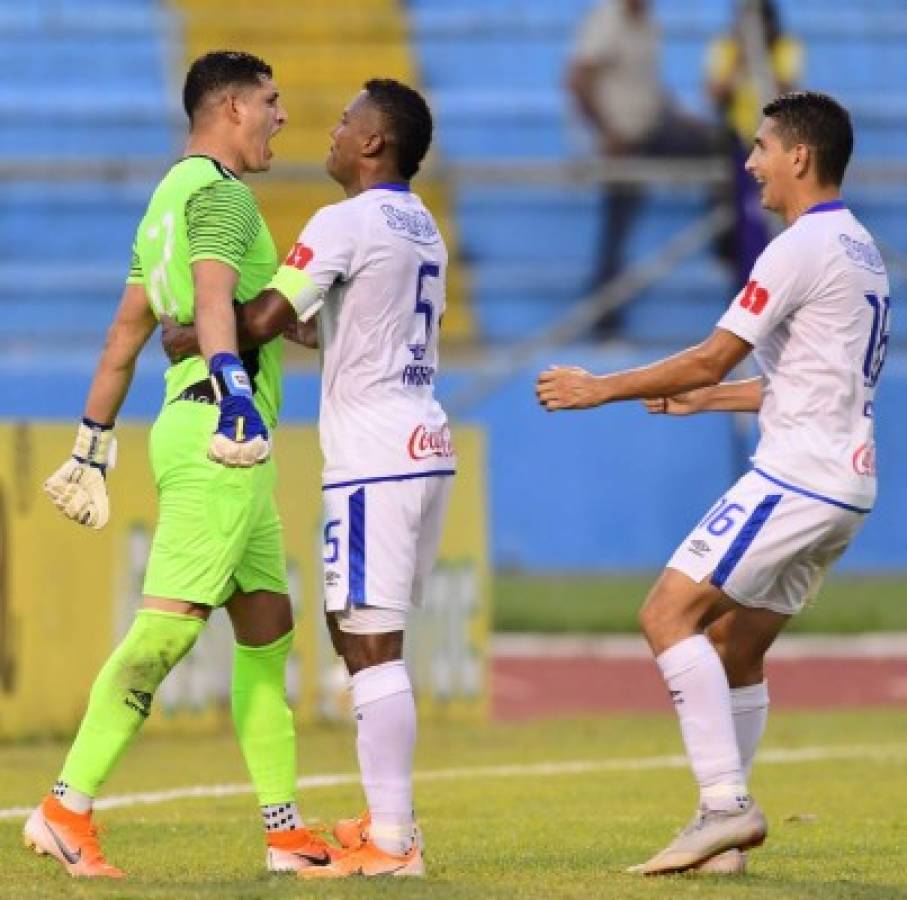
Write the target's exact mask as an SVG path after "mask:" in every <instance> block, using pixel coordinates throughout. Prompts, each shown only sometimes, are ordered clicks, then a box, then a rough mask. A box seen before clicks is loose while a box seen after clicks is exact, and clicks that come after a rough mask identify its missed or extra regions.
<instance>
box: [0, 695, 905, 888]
mask: <svg viewBox="0 0 907 900" xmlns="http://www.w3.org/2000/svg"><path fill="white" fill-rule="evenodd" d="M853 745H870V746H871V747H872V748H874V750H873V751H872V753H871V755H865V756H864V758H860V755H861V753H862V751H859V750H854V746H853ZM796 748H801V749H802V748H818V749H817V751H816V753H815V754H814V756H815V758H812V759H809V760H806V759H801V760H800V761H791V760H789V759H787V760H784V759H780V760H779V759H778V757H779V755H780V754H781V753H782V752H783V751H790V750H793V749H796ZM64 749H65V748H64V747H63V746H62V745H61V744H58V743H34V744H16V745H7V746H4V747H0V807H3V808H6V807H12V806H25V805H29V804H32V803H34V802H35V800H36V799H37V798H38V795H39V794H40V793H42V792H43V791H45V790H46V789H47V788H48V786H49V784H50V783H51V781H52V779H53V778H54V777H55V775H56V772H57V769H58V767H59V763H60V760H61V758H62V754H63V752H64ZM764 749H765V751H766V759H765V761H764V762H763V763H762V764H761V765H760V766H757V772H756V775H755V777H754V779H753V782H752V786H753V789H754V791H755V792H756V794H757V796H758V797H759V799H760V801H761V803H762V805H763V806H764V808H765V810H766V812H767V814H768V816H769V820H770V823H771V834H770V837H769V841H768V842H767V844H766V845H765V847H764V848H762V849H761V850H759V851H756V852H754V853H752V854H751V865H750V873H749V874H748V875H747V876H746V877H745V878H743V879H732V880H728V879H727V878H723V877H721V876H701V875H700V876H696V875H685V876H672V877H670V878H667V879H654V880H652V879H650V880H646V879H641V878H639V877H638V876H630V875H626V874H624V873H623V869H624V868H625V867H626V866H627V865H630V864H632V863H634V862H637V861H640V860H642V859H643V858H645V857H646V856H647V855H649V854H650V853H651V852H653V851H655V850H657V849H659V848H660V846H661V845H662V844H664V843H665V842H666V841H667V840H668V839H669V838H670V837H671V835H672V833H673V830H674V829H675V828H676V827H677V826H679V825H681V824H683V823H684V822H685V820H686V819H687V817H688V816H689V815H690V814H691V812H692V809H693V805H694V791H693V788H692V783H691V778H690V776H689V774H688V773H687V771H686V770H685V769H684V768H680V767H678V765H677V762H676V760H675V759H674V758H673V757H672V756H671V755H673V754H677V753H679V752H680V744H679V738H678V736H677V733H676V725H675V723H674V720H673V718H671V717H668V716H650V717H642V716H640V717H632V718H628V717H623V718H617V717H614V718H596V719H575V720H567V721H558V722H539V723H533V724H525V725H506V726H505V725H447V726H438V725H434V726H431V727H425V728H424V729H423V733H422V736H421V742H420V748H419V752H418V759H417V768H418V770H419V772H420V773H422V774H421V777H420V780H419V782H418V783H417V789H416V798H417V803H418V808H419V812H420V818H421V821H422V824H423V828H424V831H425V836H426V843H427V848H428V850H427V864H428V867H429V874H428V877H427V878H426V879H425V880H424V881H421V882H415V883H413V882H407V883H401V882H389V881H385V882H375V881H371V882H364V881H357V882H344V883H339V882H332V883H329V884H322V885H304V886H303V885H301V884H299V883H297V882H295V881H294V880H293V879H292V878H286V877H283V876H268V875H267V874H266V873H265V872H264V871H263V867H262V863H263V846H262V838H261V835H260V831H259V825H258V815H257V810H256V807H255V803H254V799H253V797H252V796H251V795H248V794H246V795H241V796H234V797H222V798H219V799H184V800H179V801H171V802H166V803H161V804H157V805H142V806H133V807H131V808H122V809H115V810H109V811H106V812H102V813H101V814H100V818H101V821H102V822H104V823H105V825H106V826H107V829H108V830H107V833H106V835H105V838H104V841H105V847H106V849H107V854H108V856H109V858H110V859H111V860H112V861H113V862H115V863H118V864H120V865H122V866H123V867H125V868H126V869H127V870H128V871H129V872H130V873H131V877H130V879H129V881H128V882H125V883H103V884H98V883H85V882H73V881H71V880H70V879H69V878H68V877H67V876H66V875H65V874H64V873H63V872H62V870H60V869H59V868H58V866H57V865H56V864H55V863H52V862H49V861H48V860H44V859H38V858H37V857H35V856H33V855H32V854H30V853H27V852H25V851H24V850H22V849H20V848H19V846H18V843H19V829H20V827H21V820H15V821H14V820H8V819H2V820H0V859H2V860H3V868H4V872H3V877H2V878H0V896H2V897H10V898H26V897H34V898H48V897H88V896H91V897H105V898H106V897H117V898H126V897H129V898H139V897H141V898H144V897H168V898H169V897H178V898H196V897H211V898H213V897H235V898H240V897H242V898H265V897H269V898H270V897H291V896H313V897H337V898H345V897H386V896H395V897H412V898H417V897H418V898H422V897H452V898H486V897H493V898H498V897H500V898H505V897H506V898H511V900H512V898H515V897H576V898H580V897H583V898H586V897H589V898H592V897H595V898H599V897H604V898H608V897H615V898H631V900H632V898H685V897H697V898H699V897H711V898H736V897H741V898H743V897H745V898H761V897H773V898H800V897H804V898H806V897H809V898H817V900H819V898H822V900H827V898H848V900H850V898H864V897H865V898H870V897H871V898H895V897H901V898H903V897H905V896H907V865H905V860H907V815H905V812H904V797H905V796H907V715H904V714H903V713H902V712H901V713H896V712H894V711H887V712H883V711H878V712H862V713H834V714H821V715H820V714H790V713H780V714H778V715H775V716H773V719H772V721H771V723H770V725H769V730H768V734H767V736H766V741H765V745H764ZM835 753H837V754H838V757H837V758H835ZM772 754H774V755H772ZM576 760H586V761H589V762H590V763H591V764H592V767H591V769H590V770H589V771H586V772H576V771H573V772H571V771H569V770H568V769H566V767H565V766H564V764H565V763H567V762H570V761H576ZM646 761H649V762H650V763H651V768H649V769H648V770H644V769H642V768H641V766H642V765H645V764H646ZM300 762H301V772H302V774H303V775H304V776H311V775H314V774H318V773H334V772H339V773H353V772H354V771H355V767H354V758H353V743H352V732H351V731H350V730H349V729H347V728H345V727H343V728H341V727H337V728H320V729H317V730H311V731H303V733H302V734H301V736H300ZM539 763H552V764H553V765H552V766H551V767H550V768H549V769H548V770H547V771H545V772H544V773H540V772H538V771H537V772H524V771H521V769H522V767H527V766H531V765H534V764H539ZM558 765H560V766H561V767H562V770H558V768H557V766H558ZM489 766H508V767H510V768H509V769H508V770H507V772H506V773H501V772H494V771H489V770H488V769H486V770H485V771H480V772H472V773H470V771H469V770H473V769H476V768H478V767H489ZM451 767H456V768H457V769H459V770H460V771H459V773H458V772H456V771H455V772H450V771H447V772H446V774H443V773H442V774H441V775H439V774H438V771H439V770H449V769H450V768H451ZM596 767H597V768H596ZM608 767H610V768H608ZM432 773H434V774H432ZM245 780H246V779H245V773H244V770H243V767H242V764H241V762H240V759H239V756H238V752H237V750H236V747H235V744H234V742H233V740H232V739H231V738H229V737H222V738H200V739H192V740H189V741H187V740H174V739H162V738H151V737H149V738H146V739H142V740H139V741H138V743H137V744H136V746H135V747H134V748H133V751H132V752H131V753H130V755H129V756H128V757H127V758H126V760H125V761H124V764H123V765H122V766H121V768H120V770H119V771H118V772H117V774H116V775H115V777H114V778H113V779H112V781H111V783H110V785H109V786H108V789H107V791H106V793H107V795H108V796H109V795H114V794H122V793H127V792H134V791H156V790H162V789H166V788H175V787H180V786H187V785H193V784H199V785H210V784H214V783H232V782H244V781H245ZM303 804H304V806H303V811H304V815H306V816H307V817H318V818H321V819H324V820H330V819H332V818H334V817H336V816H339V815H347V814H350V813H351V812H355V811H358V809H359V808H360V806H361V804H362V800H361V794H360V792H359V789H358V787H357V786H355V785H354V784H345V785H341V786H333V787H319V788H317V789H309V790H305V791H303Z"/></svg>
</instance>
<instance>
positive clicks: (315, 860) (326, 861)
mask: <svg viewBox="0 0 907 900" xmlns="http://www.w3.org/2000/svg"><path fill="white" fill-rule="evenodd" d="M293 855H294V856H298V857H299V858H300V859H304V860H307V861H308V863H309V864H310V865H313V866H329V865H330V864H331V857H330V856H329V855H328V854H327V853H323V854H322V855H321V856H313V855H312V854H311V853H294V854H293Z"/></svg>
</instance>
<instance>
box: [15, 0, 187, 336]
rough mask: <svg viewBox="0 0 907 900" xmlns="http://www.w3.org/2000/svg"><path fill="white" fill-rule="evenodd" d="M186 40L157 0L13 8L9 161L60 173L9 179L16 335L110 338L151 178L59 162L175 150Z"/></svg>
mask: <svg viewBox="0 0 907 900" xmlns="http://www.w3.org/2000/svg"><path fill="white" fill-rule="evenodd" d="M172 40H173V29H172V20H171V18H170V15H169V14H168V13H167V12H166V10H165V9H164V8H162V7H161V6H160V5H159V4H158V3H156V2H154V0H118V2H113V0H105V2H92V0H87V2H84V0H32V2H30V3H20V4H17V5H12V4H4V5H3V8H2V9H0V58H2V59H3V63H4V65H3V69H2V71H0V160H3V161H4V162H5V163H8V164H9V168H10V170H11V171H15V166H16V165H17V164H19V165H23V166H27V167H28V168H29V171H32V170H33V167H34V166H35V164H36V163H40V164H43V166H44V167H45V168H46V170H47V173H48V174H47V180H46V181H43V182H41V181H34V180H22V179H19V180H17V181H14V182H11V183H7V184H4V202H3V204H2V205H0V314H2V316H3V322H4V327H3V341H4V344H5V345H9V344H16V343H17V342H18V341H28V340H29V339H34V338H35V337H36V336H38V337H40V339H41V340H42V341H45V340H51V341H53V340H54V338H55V337H56V339H59V340H66V341H67V342H69V343H73V342H76V343H77V342H79V341H81V340H84V341H87V342H89V343H90V344H92V345H97V343H98V340H99V339H100V337H101V336H102V335H103V333H104V331H105V330H106V328H107V326H108V324H109V322H110V318H111V315H112V312H113V309H114V307H115V305H116V302H117V299H118V297H119V294H120V291H121V289H122V285H123V281H124V278H125V275H126V269H127V267H128V264H129V254H130V246H131V243H132V237H133V234H134V232H135V227H136V225H137V224H138V221H139V218H140V216H141V215H142V212H143V210H144V207H145V204H146V202H147V197H148V192H149V189H150V187H151V185H150V184H149V183H145V182H142V183H123V184H118V183H116V182H114V181H110V180H107V181H98V182H90V181H85V182H73V181H70V180H67V179H65V178H58V177H54V167H55V166H57V165H65V164H67V163H68V162H71V161H78V160H82V161H99V160H100V161H104V160H106V161H112V162H114V163H117V162H124V161H129V160H149V161H150V160H155V161H161V160H166V159H167V158H169V157H172V156H173V155H174V152H175V151H176V150H177V144H176V141H175V139H174V135H175V128H174V123H175V121H176V117H177V111H176V110H175V109H174V106H173V100H172V98H171V97H169V96H168V95H169V93H170V91H169V89H168V82H167V79H168V68H169V66H168V58H167V57H168V53H170V52H171V46H172ZM165 165H166V164H164V163H162V164H161V168H162V169H163V168H164V167H165ZM153 174H154V173H151V175H153ZM151 175H149V177H151ZM32 177H34V176H32Z"/></svg>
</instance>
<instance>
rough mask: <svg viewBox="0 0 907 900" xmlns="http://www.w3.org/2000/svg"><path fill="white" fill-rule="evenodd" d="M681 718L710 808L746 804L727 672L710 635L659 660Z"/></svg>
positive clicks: (683, 644)
mask: <svg viewBox="0 0 907 900" xmlns="http://www.w3.org/2000/svg"><path fill="white" fill-rule="evenodd" d="M656 662H657V663H658V667H659V668H660V669H661V674H662V676H663V677H664V680H665V683H666V684H667V686H668V690H669V691H670V693H671V699H672V700H673V701H674V708H675V709H676V711H677V717H678V719H679V720H680V731H681V734H682V735H683V742H684V745H685V746H686V751H687V758H688V759H689V761H690V766H691V767H692V769H693V775H694V776H695V778H696V781H697V782H698V783H699V795H700V802H701V803H702V804H703V805H704V806H707V807H708V808H709V809H714V810H724V811H728V812H730V811H732V810H735V809H744V808H746V805H747V803H748V802H749V797H748V794H747V789H746V780H745V778H744V776H743V772H742V767H741V764H740V752H739V750H738V749H737V737H736V735H735V733H734V721H733V718H732V715H731V694H730V688H729V687H728V681H727V675H725V672H724V667H723V666H722V665H721V660H720V659H719V657H718V654H717V653H716V652H715V648H714V647H713V646H712V644H711V643H710V642H709V640H708V638H706V637H705V635H702V634H697V635H694V636H693V637H689V638H685V639H684V640H682V641H679V642H678V643H676V644H674V646H673V647H670V648H668V649H667V650H665V651H664V653H662V654H660V655H659V656H658V658H657V659H656Z"/></svg>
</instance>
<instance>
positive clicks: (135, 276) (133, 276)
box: [126, 244, 145, 284]
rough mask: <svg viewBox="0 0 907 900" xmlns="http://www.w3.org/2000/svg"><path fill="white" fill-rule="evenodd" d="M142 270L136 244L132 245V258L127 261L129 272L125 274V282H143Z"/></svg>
mask: <svg viewBox="0 0 907 900" xmlns="http://www.w3.org/2000/svg"><path fill="white" fill-rule="evenodd" d="M144 280H145V279H144V272H143V271H142V260H141V258H140V257H139V251H138V247H137V245H136V244H133V245H132V260H131V262H130V263H129V274H128V275H127V276H126V284H142V283H143V282H144Z"/></svg>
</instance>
